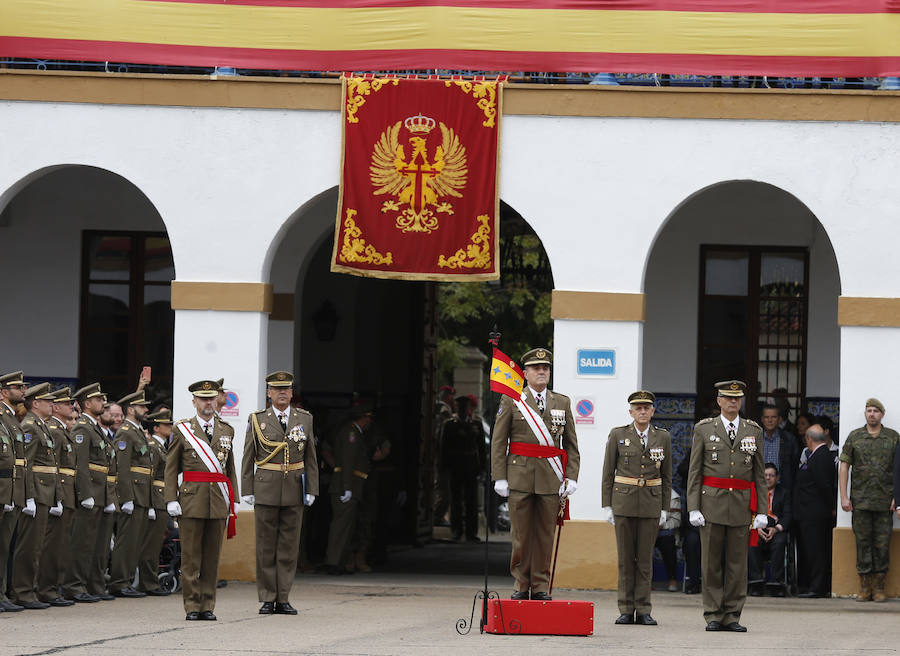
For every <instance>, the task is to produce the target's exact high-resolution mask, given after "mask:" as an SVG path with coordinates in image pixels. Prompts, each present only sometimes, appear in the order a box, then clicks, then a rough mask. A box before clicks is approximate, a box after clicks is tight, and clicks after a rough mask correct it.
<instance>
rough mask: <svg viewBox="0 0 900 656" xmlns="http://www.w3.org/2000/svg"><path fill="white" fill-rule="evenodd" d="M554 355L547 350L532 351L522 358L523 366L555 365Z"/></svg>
mask: <svg viewBox="0 0 900 656" xmlns="http://www.w3.org/2000/svg"><path fill="white" fill-rule="evenodd" d="M552 360H553V354H552V353H551V352H550V351H548V350H547V349H545V348H536V349H531V350H530V351H528V352H527V353H526V354H525V355H523V356H522V366H523V367H527V366H529V365H533V364H553V362H552Z"/></svg>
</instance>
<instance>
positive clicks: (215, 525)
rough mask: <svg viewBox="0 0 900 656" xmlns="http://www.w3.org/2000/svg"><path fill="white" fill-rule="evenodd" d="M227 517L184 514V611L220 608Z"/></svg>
mask: <svg viewBox="0 0 900 656" xmlns="http://www.w3.org/2000/svg"><path fill="white" fill-rule="evenodd" d="M227 521H228V520H226V519H204V518H198V517H181V518H180V519H179V520H178V526H179V528H180V531H181V533H180V535H181V585H182V588H181V590H182V595H183V598H184V612H185V613H191V612H194V611H198V612H203V611H205V610H209V611H211V610H214V609H215V607H216V582H217V580H218V578H217V577H218V574H219V556H220V555H221V554H222V540H224V539H225V523H226V522H227Z"/></svg>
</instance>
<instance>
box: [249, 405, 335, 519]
mask: <svg viewBox="0 0 900 656" xmlns="http://www.w3.org/2000/svg"><path fill="white" fill-rule="evenodd" d="M289 411H290V416H289V418H288V424H287V432H286V433H285V431H284V429H283V428H282V427H281V422H280V421H278V416H277V415H276V414H275V410H274V409H273V408H271V407H270V408H268V409H267V410H260V411H259V412H256V413H254V417H256V422H257V424H258V425H259V432H260V433H261V434H262V437H260V435H258V434H257V431H256V429H255V428H254V425H253V418H252V417H251V419H250V421H249V422H248V424H247V436H246V438H245V439H244V457H243V459H242V461H241V490H242V491H243V493H244V494H245V495H248V494H252V495H254V496H255V497H256V499H255V503H257V504H262V505H265V506H297V505H302V504H303V483H302V476H303V475H304V474H305V475H306V494H315V495H316V496H318V494H319V463H318V460H317V458H316V440H315V437H314V435H313V417H312V415H311V414H310V413H309V412H307V411H306V410H300V409H297V408H293V407H292V408H289ZM285 443H286V446H284V447H281V446H280V445H281V444H285ZM276 450H277V453H276V454H275V455H272V453H273V452H274V451H276ZM270 456H271V457H270ZM263 461H266V462H265V463H264V462H263ZM299 463H302V464H303V467H302V468H300V469H290V470H289V467H290V466H292V465H293V466H295V467H296V465H297V464H299ZM258 464H261V465H263V467H262V468H260V467H259V466H257V465H258ZM276 465H277V466H279V467H281V468H282V470H281V471H275V470H272V469H269V468H268V467H271V466H276ZM254 469H255V473H254ZM348 489H349V488H348Z"/></svg>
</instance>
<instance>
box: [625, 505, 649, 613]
mask: <svg viewBox="0 0 900 656" xmlns="http://www.w3.org/2000/svg"><path fill="white" fill-rule="evenodd" d="M658 532H659V518H658V517H625V516H624V515H616V548H617V550H618V552H619V596H618V601H619V612H620V613H621V614H623V615H630V614H632V613H634V612H635V611H637V613H638V615H649V614H650V610H651V607H650V588H651V585H652V583H653V548H654V545H655V544H656V534H657V533H658Z"/></svg>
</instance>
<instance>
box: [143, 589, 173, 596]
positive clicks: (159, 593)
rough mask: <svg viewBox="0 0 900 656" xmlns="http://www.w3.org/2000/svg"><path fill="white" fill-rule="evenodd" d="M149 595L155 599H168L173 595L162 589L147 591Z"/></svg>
mask: <svg viewBox="0 0 900 656" xmlns="http://www.w3.org/2000/svg"><path fill="white" fill-rule="evenodd" d="M147 594H148V595H152V596H154V597H168V596H169V595H170V594H172V593H171V592H167V591H166V590H163V589H162V588H156V590H147Z"/></svg>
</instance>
